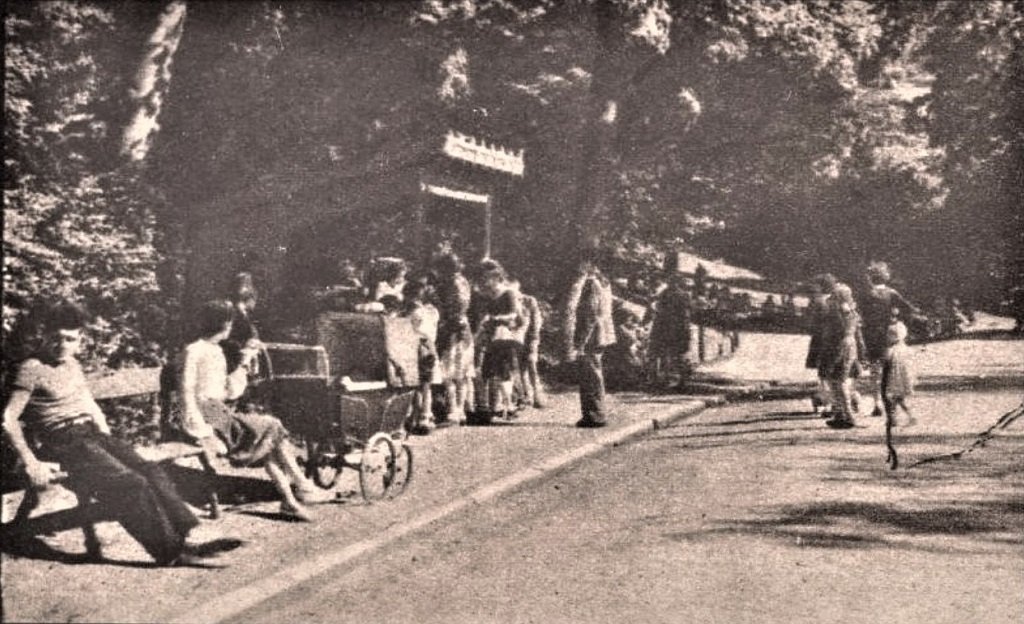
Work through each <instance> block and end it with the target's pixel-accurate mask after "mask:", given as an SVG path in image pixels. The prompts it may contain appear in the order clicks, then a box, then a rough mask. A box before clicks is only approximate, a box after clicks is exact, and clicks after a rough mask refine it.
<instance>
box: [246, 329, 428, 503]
mask: <svg viewBox="0 0 1024 624" xmlns="http://www.w3.org/2000/svg"><path fill="white" fill-rule="evenodd" d="M316 332H317V339H318V342H319V344H317V345H315V346H313V345H301V344H286V343H264V344H263V346H262V349H261V351H260V357H259V362H258V366H257V371H258V372H257V377H256V383H255V384H254V388H255V394H257V396H258V397H259V398H260V399H261V400H262V401H263V402H265V403H267V404H268V405H269V407H270V410H271V412H272V413H273V414H274V415H275V416H277V417H278V418H280V419H281V421H282V423H284V425H285V426H286V427H287V428H288V430H289V431H290V432H292V433H293V434H294V435H297V436H299V437H301V438H302V440H303V442H304V443H305V446H306V451H307V452H306V460H305V468H306V472H307V474H308V475H309V476H310V477H311V478H312V479H313V481H314V482H315V483H316V484H317V485H318V486H320V487H322V488H324V489H331V488H333V487H334V486H335V484H336V483H337V480H338V476H339V474H340V473H341V472H342V470H343V469H344V468H351V469H355V470H357V471H358V472H359V486H360V490H361V492H362V496H363V498H364V499H365V500H366V501H367V502H372V501H375V500H379V499H382V498H385V497H388V498H390V497H395V496H398V495H399V494H401V493H402V492H404V491H405V489H406V487H407V486H408V484H409V482H410V481H411V480H412V475H413V452H412V449H411V448H410V447H409V445H408V444H407V443H406V442H405V439H406V434H405V425H406V422H407V420H408V418H409V417H410V415H411V411H412V405H413V398H414V396H415V391H416V385H417V381H418V368H417V364H418V362H417V358H418V353H419V352H418V348H419V337H418V335H417V334H416V332H415V330H414V329H413V328H412V325H411V323H410V322H409V321H408V319H404V318H389V317H385V316H382V315H378V314H359V313H344V312H325V313H323V314H321V315H320V316H319V317H318V319H317V329H316Z"/></svg>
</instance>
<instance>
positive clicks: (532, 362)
mask: <svg viewBox="0 0 1024 624" xmlns="http://www.w3.org/2000/svg"><path fill="white" fill-rule="evenodd" d="M526 378H527V384H526V387H527V389H528V390H529V392H530V397H531V398H532V399H533V406H534V407H536V408H537V409H540V408H542V407H544V397H543V396H542V393H541V387H540V374H539V373H538V372H537V358H535V357H533V356H532V355H531V356H530V357H529V359H528V360H527V362H526Z"/></svg>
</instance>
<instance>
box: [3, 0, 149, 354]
mask: <svg viewBox="0 0 1024 624" xmlns="http://www.w3.org/2000/svg"><path fill="white" fill-rule="evenodd" d="M118 27H119V24H118V23H117V20H116V19H115V15H114V13H113V12H111V11H109V10H108V9H107V8H106V7H103V6H101V5H95V4H88V3H77V2H44V3H21V4H13V5H10V12H9V13H8V15H7V18H6V21H5V34H6V46H5V54H6V57H7V58H6V63H5V76H4V79H5V87H6V89H5V95H4V108H5V114H6V123H5V125H4V140H5V143H6V145H7V149H6V150H5V160H4V269H3V275H4V308H3V321H4V330H5V336H7V335H8V332H9V331H10V330H11V329H12V328H13V326H14V324H15V323H16V322H17V320H18V318H19V316H20V315H21V314H22V313H24V312H25V311H26V310H28V309H29V308H30V307H31V306H32V305H34V304H35V303H37V302H38V301H39V300H41V299H45V298H53V297H65V298H69V299H74V300H79V301H82V302H83V303H85V304H86V306H87V308H88V309H89V310H90V312H91V313H92V314H93V315H94V317H95V318H94V329H95V331H94V332H90V333H91V335H92V336H93V337H94V339H95V340H94V343H93V344H92V345H91V348H90V352H89V358H88V359H89V360H90V361H91V362H92V363H93V364H99V363H105V362H106V363H115V364H116V363H118V362H121V361H126V360H127V361H152V358H153V356H154V355H155V348H154V345H153V339H154V335H155V334H154V332H158V331H159V328H160V327H161V325H162V324H161V323H160V320H161V317H162V315H163V312H162V311H161V309H160V306H159V303H160V301H159V299H158V298H157V294H158V291H157V284H156V281H155V279H154V267H155V263H156V260H157V253H156V249H155V247H154V238H155V237H156V236H157V234H156V232H155V223H154V221H153V215H152V211H151V207H152V202H153V201H154V199H153V197H152V196H151V194H150V192H149V190H148V189H146V188H145V187H144V186H142V185H141V184H139V183H138V181H137V178H136V176H134V175H133V174H132V172H130V171H126V170H123V169H119V168H118V167H117V163H118V159H117V149H118V130H119V127H120V125H121V123H122V121H123V114H124V113H123V110H124V107H123V99H122V98H123V93H124V92H123V91H122V87H123V81H122V76H123V74H122V72H121V71H120V67H119V63H120V62H122V61H121V60H120V53H121V50H120V49H119V48H118V47H117V46H116V45H115V44H116V38H115V37H114V35H115V33H116V32H117V28H118Z"/></svg>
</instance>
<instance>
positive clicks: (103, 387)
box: [88, 368, 160, 400]
mask: <svg viewBox="0 0 1024 624" xmlns="http://www.w3.org/2000/svg"><path fill="white" fill-rule="evenodd" d="M88 382H89V389H90V390H91V391H92V395H93V397H94V398H96V399H97V400H100V399H115V398H118V397H128V396H136V395H140V394H154V393H156V392H159V391H160V368H122V369H120V370H116V371H110V372H107V373H101V374H99V375H93V376H90V377H89V378H88Z"/></svg>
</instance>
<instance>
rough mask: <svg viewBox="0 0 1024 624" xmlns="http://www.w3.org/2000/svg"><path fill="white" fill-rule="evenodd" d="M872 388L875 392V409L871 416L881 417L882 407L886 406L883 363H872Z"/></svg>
mask: <svg viewBox="0 0 1024 624" xmlns="http://www.w3.org/2000/svg"><path fill="white" fill-rule="evenodd" d="M871 386H872V389H873V390H874V391H875V407H874V409H872V410H871V415H872V416H881V415H882V407H883V406H884V405H885V398H884V397H883V396H882V362H872V363H871Z"/></svg>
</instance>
